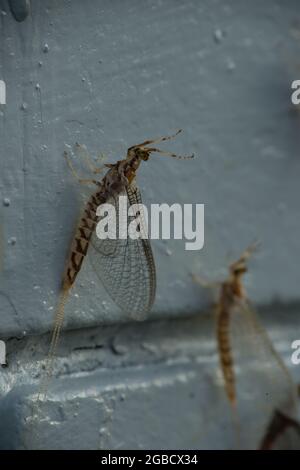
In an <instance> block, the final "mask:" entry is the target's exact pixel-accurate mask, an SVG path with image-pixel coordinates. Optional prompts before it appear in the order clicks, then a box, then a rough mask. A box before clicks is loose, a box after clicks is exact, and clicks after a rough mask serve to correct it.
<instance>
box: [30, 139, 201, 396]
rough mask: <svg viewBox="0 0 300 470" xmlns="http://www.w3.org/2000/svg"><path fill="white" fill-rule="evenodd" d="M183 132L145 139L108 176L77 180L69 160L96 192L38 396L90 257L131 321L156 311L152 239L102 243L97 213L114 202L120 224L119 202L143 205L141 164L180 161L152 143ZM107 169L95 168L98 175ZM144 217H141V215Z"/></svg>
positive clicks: (81, 228)
mask: <svg viewBox="0 0 300 470" xmlns="http://www.w3.org/2000/svg"><path fill="white" fill-rule="evenodd" d="M180 132H181V130H178V131H177V132H176V133H175V134H174V135H171V136H168V137H160V138H159V139H156V140H146V141H145V142H142V143H140V144H137V145H134V146H132V147H130V148H129V149H128V150H127V155H126V158H124V159H123V160H119V161H117V162H116V163H114V164H105V165H104V167H106V168H108V169H109V170H108V171H107V173H106V175H105V176H104V178H103V179H102V180H101V181H99V180H96V179H81V178H79V177H78V176H77V173H76V171H75V170H74V168H73V166H72V164H71V162H70V160H69V158H68V154H67V153H66V152H65V154H64V155H65V158H66V160H67V162H68V165H69V167H70V169H71V171H72V173H73V174H74V176H75V177H76V178H77V179H78V180H79V182H81V183H93V184H95V185H96V186H97V190H96V191H95V192H94V193H93V194H92V195H91V196H90V198H89V200H88V202H87V203H86V205H85V209H84V213H83V215H82V217H81V220H80V222H79V224H78V226H77V229H76V232H75V236H74V238H73V242H72V245H71V250H70V254H69V257H68V260H67V264H66V270H65V274H64V277H63V282H62V292H61V297H60V301H59V305H58V308H57V313H56V316H55V320H54V329H53V334H52V339H51V345H50V350H49V354H48V359H47V364H46V376H45V377H44V380H42V384H41V388H40V392H39V397H40V396H41V395H44V396H45V395H46V390H47V382H48V380H47V379H49V378H50V376H51V372H52V362H53V357H54V354H55V350H56V347H57V343H58V339H59V335H60V331H61V328H62V324H63V317H64V307H65V303H66V301H67V298H68V295H69V292H70V290H71V288H72V286H73V285H74V282H75V279H76V277H77V275H78V273H79V271H80V269H81V266H82V263H83V260H84V258H85V256H86V255H87V253H88V251H89V253H90V255H91V256H90V257H89V258H90V260H91V262H92V264H93V267H94V270H95V272H96V274H97V276H98V277H99V279H100V280H101V282H102V283H103V285H104V287H105V288H106V290H107V292H108V293H109V295H110V296H111V298H112V299H113V300H114V301H115V303H116V304H117V305H118V306H119V307H120V308H121V309H122V310H123V311H125V312H127V313H129V314H130V316H131V317H134V318H136V319H141V318H143V317H144V315H145V314H146V313H147V312H148V311H149V310H150V309H151V307H152V304H153V302H154V298H155V289H156V273H155V264H154V258H153V254H152V249H151V245H150V242H149V240H148V239H143V238H138V239H131V238H129V237H127V238H126V239H118V238H117V239H108V238H107V239H105V240H102V239H99V238H98V237H97V234H96V230H95V229H96V225H97V223H98V221H99V217H98V216H97V209H98V207H99V206H100V205H101V204H104V203H111V204H113V205H114V207H115V209H116V216H117V220H119V198H120V196H127V204H128V206H131V205H133V204H141V203H142V199H141V194H140V191H139V189H138V186H137V184H136V172H137V170H138V168H139V166H140V163H141V162H142V161H147V160H148V159H149V157H150V155H151V154H152V153H160V154H161V155H166V156H170V157H174V158H192V157H193V155H192V156H190V157H180V156H177V155H175V154H173V153H170V152H165V151H162V150H160V149H158V148H156V147H153V146H151V145H153V144H158V143H160V142H164V141H166V140H170V139H172V138H174V137H175V136H177V135H178V134H179V133H180ZM101 171H102V169H99V168H97V169H95V170H94V174H99V173H100V172H101ZM141 215H142V214H141Z"/></svg>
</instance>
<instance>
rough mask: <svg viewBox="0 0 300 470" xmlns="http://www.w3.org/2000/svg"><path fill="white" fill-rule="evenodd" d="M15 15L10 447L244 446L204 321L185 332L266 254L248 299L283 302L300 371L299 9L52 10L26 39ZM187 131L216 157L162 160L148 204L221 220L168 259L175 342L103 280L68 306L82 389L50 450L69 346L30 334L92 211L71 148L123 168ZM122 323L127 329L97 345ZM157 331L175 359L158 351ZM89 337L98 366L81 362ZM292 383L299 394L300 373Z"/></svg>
mask: <svg viewBox="0 0 300 470" xmlns="http://www.w3.org/2000/svg"><path fill="white" fill-rule="evenodd" d="M0 10H1V15H0V78H1V79H3V80H5V82H6V87H7V104H6V105H5V106H2V107H1V109H0V165H1V173H0V233H1V238H2V241H3V243H2V248H1V249H0V253H3V256H2V259H1V260H0V267H1V271H0V312H1V325H0V339H2V338H5V337H11V338H12V337H14V338H19V339H11V340H10V341H8V342H7V348H8V358H7V360H8V368H6V369H1V370H0V392H1V397H2V398H1V400H0V411H1V416H2V420H1V434H0V435H1V447H3V448H7V447H10V448H32V447H51V448H58V447H63V448H67V447H74V448H75V447H84V448H101V447H111V446H112V447H119V448H126V447H137V446H140V447H144V448H146V447H148V448H150V447H168V446H170V447H173V448H174V447H181V448H182V447H185V446H186V447H202V448H208V447H216V448H230V447H232V446H233V445H234V443H233V436H232V431H231V426H230V418H229V414H228V413H229V410H228V407H227V406H226V403H225V402H223V401H222V400H223V398H222V397H223V392H222V389H221V386H220V384H219V382H218V381H219V376H218V374H217V373H216V375H214V374H215V372H212V370H211V365H212V362H213V363H214V365H215V364H216V357H215V355H214V356H213V357H211V355H210V354H209V352H208V353H207V351H211V348H212V347H213V344H212V343H210V340H207V338H206V336H205V331H206V330H202V329H201V328H200V327H199V336H198V330H197V329H196V326H195V323H193V322H194V321H195V322H196V320H187V325H190V327H189V328H191V330H192V333H191V334H187V333H184V331H181V330H182V329H184V327H183V325H184V324H185V323H184V320H175V317H179V318H184V317H188V316H189V315H190V314H196V313H199V315H200V316H203V317H204V316H205V314H204V312H205V310H206V311H207V308H208V306H209V300H208V299H209V297H208V295H207V293H206V292H203V291H202V290H201V289H200V288H199V287H198V286H196V285H194V284H193V282H192V281H191V277H190V274H191V273H192V272H194V273H197V274H200V275H202V276H203V277H205V278H208V279H210V280H215V279H218V278H224V276H225V275H226V272H227V264H228V262H229V261H231V260H233V259H235V258H236V256H237V255H239V254H240V252H241V251H242V250H243V249H244V248H245V247H246V246H247V245H248V244H249V243H250V242H252V241H253V240H254V239H259V240H260V241H261V249H260V251H259V252H258V254H257V255H256V256H255V257H254V258H253V260H251V263H250V272H249V275H247V277H246V286H247V289H248V291H249V294H250V297H251V299H252V300H253V301H254V302H255V303H256V304H258V305H264V304H265V305H267V306H268V305H270V304H272V302H273V301H276V302H277V303H278V302H279V304H281V305H282V307H281V308H277V309H276V310H275V311H274V315H273V310H271V315H270V317H269V323H268V325H269V328H270V330H271V332H272V333H273V334H275V339H277V341H276V345H277V346H278V347H279V349H280V351H281V352H282V353H283V354H284V357H285V360H286V362H287V363H290V362H289V355H290V341H292V340H294V339H298V338H297V336H298V335H299V333H298V331H299V314H298V312H299V303H300V297H299V278H300V276H299V274H300V268H299V256H300V249H299V239H300V217H299V216H300V210H299V178H300V159H299V145H300V142H299V128H300V120H299V117H298V116H297V114H296V113H294V112H293V109H292V106H291V102H290V84H291V82H292V80H294V79H295V78H299V77H297V76H295V72H294V71H295V70H297V61H298V59H297V57H299V52H300V40H299V35H300V27H299V24H300V6H299V2H298V1H297V0H288V1H285V2H282V1H280V0H266V1H264V2H261V1H259V0H253V1H252V2H237V1H234V0H226V1H222V0H214V1H209V0H205V1H202V2H199V1H196V0H186V1H181V0H165V1H163V2H162V1H160V0H147V1H145V2H140V1H138V0H131V1H128V2H124V1H121V0H117V1H114V2H110V1H109V0H101V1H94V0H88V1H85V2H82V1H80V0H74V1H72V2H68V1H59V0H54V1H53V0H51V1H50V0H45V1H43V2H38V1H37V0H33V1H32V2H31V13H30V15H29V16H28V17H27V19H26V21H24V22H21V23H17V22H16V21H15V20H14V19H13V17H12V15H10V13H9V9H8V4H7V2H4V1H1V0H0ZM178 128H183V129H184V131H185V132H184V134H183V135H182V136H181V137H180V138H178V139H177V140H176V141H174V142H173V143H172V148H171V150H174V151H175V152H176V153H179V154H186V153H195V155H196V158H195V159H194V160H191V161H176V160H172V159H167V158H164V157H159V156H156V157H155V158H154V157H153V158H152V159H151V160H150V161H149V162H147V163H145V164H144V165H143V167H142V168H141V172H140V174H139V175H138V176H139V180H138V181H139V186H140V188H141V191H142V196H143V201H144V202H145V203H151V202H155V203H162V202H167V203H174V202H176V203H178V202H179V203H196V202H197V203H204V204H205V246H204V249H203V250H202V251H200V252H192V251H190V252H187V251H185V250H184V242H181V241H170V242H161V241H157V242H154V243H153V251H154V256H155V261H156V265H157V274H158V280H157V298H156V302H155V305H154V308H153V310H152V312H151V314H150V318H151V319H152V320H159V321H158V322H157V326H155V322H154V323H153V324H152V323H149V324H145V325H136V326H134V325H132V324H129V325H128V326H126V325H123V326H121V323H123V322H126V321H127V320H128V318H127V317H126V316H125V315H123V314H122V313H121V312H120V311H119V310H118V309H117V308H116V307H115V305H113V304H112V303H111V302H110V301H109V298H108V296H107V294H106V293H105V291H104V289H103V288H101V286H100V287H99V282H98V279H97V278H96V277H95V275H94V273H93V270H92V268H91V266H90V265H88V264H87V265H86V266H84V268H83V269H82V272H81V273H80V276H79V277H78V283H77V287H76V289H75V290H74V292H73V294H72V298H71V299H70V302H69V304H68V305H67V308H66V314H67V318H66V327H67V328H68V329H69V330H70V332H69V333H65V336H64V338H65V341H66V343H65V346H64V345H63V344H62V348H61V349H60V353H59V354H60V359H59V360H58V362H57V364H56V367H57V370H56V372H57V373H59V370H60V371H61V373H63V375H61V380H59V381H58V382H55V383H54V384H53V389H52V393H53V396H52V399H50V398H49V401H48V402H47V404H46V405H45V410H44V413H45V420H44V421H41V422H40V423H36V429H37V431H35V433H36V432H37V433H38V434H39V436H38V437H36V434H33V433H32V427H30V426H31V425H32V424H31V423H30V422H29V423H28V422H27V421H26V420H25V418H26V417H28V415H29V414H30V404H31V396H32V393H33V391H34V390H35V387H33V385H36V383H37V378H36V377H37V373H38V372H37V371H38V366H39V361H40V360H41V359H43V358H44V357H45V354H46V350H47V345H48V341H49V337H48V336H47V337H42V336H40V337H39V336H37V337H36V338H34V337H33V338H30V337H29V336H30V335H31V334H36V333H42V332H48V331H49V330H50V328H51V326H52V321H53V316H54V312H55V307H56V303H57V299H58V293H59V286H60V283H61V278H62V274H63V269H64V263H65V258H66V255H67V253H68V249H69V244H70V241H71V238H72V234H73V230H74V226H75V224H76V222H77V220H78V216H79V210H80V207H81V204H80V193H81V191H82V188H81V187H79V186H78V184H77V183H76V182H75V181H74V180H73V178H72V175H71V174H70V172H69V170H68V168H67V166H66V163H65V161H64V159H63V151H64V150H65V148H66V146H73V145H74V144H75V142H80V143H82V144H86V146H87V148H88V150H89V151H90V153H91V154H92V155H96V154H98V153H99V152H104V153H105V154H106V155H107V158H108V160H107V161H109V162H114V161H116V160H117V159H118V158H120V157H123V156H124V155H125V152H126V150H127V148H128V146H130V145H132V144H135V143H136V142H139V141H142V140H143V139H144V138H149V137H156V136H160V135H164V134H167V133H169V132H172V131H174V130H176V129H178ZM67 148H69V147H67ZM168 149H169V147H168ZM77 163H78V168H79V170H81V173H83V172H84V167H83V166H82V164H81V163H80V162H79V161H78V162H77ZM85 174H86V175H88V173H85ZM289 305H293V306H294V309H293V314H291V315H289V314H288V312H289V308H290V307H289ZM167 318H170V319H172V320H170V321H169V322H168V321H166V320H167ZM161 320H163V321H162V323H161ZM190 321H191V323H190ZM277 321H278V322H279V323H278V324H279V325H280V328H279V327H277V326H276V325H277V323H276V322H277ZM181 322H182V323H181ZM107 323H114V324H117V325H118V326H116V327H115V326H109V327H106V328H108V329H105V330H104V331H102V329H101V330H99V331H98V330H97V331H96V333H94V329H93V328H94V327H99V325H103V324H107ZM200 323H201V322H200ZM150 325H152V326H150ZM86 327H90V329H87V330H86V331H87V332H88V333H84V331H85V330H83V328H86ZM109 328H112V330H110V329H109ZM114 328H121V331H123V329H122V328H125V330H126V328H128V331H129V333H128V337H126V335H125V338H124V341H123V342H122V343H121V345H120V344H119V343H118V342H114V341H113V340H111V341H112V343H111V344H110V346H107V348H108V349H109V350H110V351H112V352H109V353H107V354H106V353H105V352H103V349H104V350H106V349H105V348H102V346H101V341H100V343H99V344H98V342H97V341H98V339H99V338H100V339H101V338H102V335H104V337H105V331H111V332H113V331H114V330H113V329H114ZM76 329H77V330H78V332H76ZM160 329H161V331H160ZM148 330H149V334H150V333H152V334H153V337H154V338H158V339H157V341H158V342H159V347H158V346H154V347H153V346H151V341H150V349H149V347H148V346H149V345H146V347H144V346H143V345H142V343H143V341H142V340H141V339H140V335H141V336H143V334H146V332H148ZM86 334H87V335H88V336H89V335H90V336H93V335H94V339H90V340H88V339H86V336H85V335H86ZM135 335H136V336H137V338H136V336H135ZM172 335H173V336H174V338H175V339H176V340H174V339H172V338H173V336H172ZM26 336H27V337H26ZM82 336H83V337H84V338H85V339H84V340H82V341H83V343H82V345H83V348H86V347H87V348H88V349H83V350H78V351H77V352H74V349H76V347H78V346H79V347H80V344H81V337H82ZM110 336H112V337H113V336H114V334H113V333H109V334H108V337H110ZM23 337H24V339H22V338H23ZM28 337H29V338H28ZM27 338H28V339H27ZM109 341H110V340H109ZM174 341H175V343H176V345H175V346H176V347H175V346H174ZM207 341H208V343H207ZM147 342H148V343H149V340H147ZM147 342H146V343H147ZM170 344H171V345H172V347H173V346H174V348H175V349H176V351H177V352H176V354H175V359H174V358H173V352H172V351H173V350H172V347H170ZM98 346H99V347H98ZM89 348H91V349H89ZM147 348H148V349H147ZM114 350H115V352H113V351H114ZM158 350H159V351H160V353H158V352H157V351H158ZM71 351H73V352H72V353H71ZM124 351H125V352H124ZM131 351H133V352H132V353H131ZM145 351H146V352H145ZM131 354H133V356H134V357H132V356H131ZM125 358H126V360H125ZM292 372H293V373H294V374H295V378H297V376H298V378H299V366H298V367H296V366H294V367H293V368H292ZM216 383H217V384H218V385H216ZM54 390H55V391H54ZM123 394H124V395H125V399H124V400H123V398H122V397H123ZM61 404H62V405H61ZM178 404H179V405H178ZM60 405H61V407H60ZM77 413H78V415H76V414H77ZM216 414H217V417H216ZM220 416H221V418H220ZM248 425H249V426H250V428H251V429H249V436H250V437H251V439H252V437H253V436H255V432H254V431H253V429H255V422H254V421H253V422H251V423H248V422H247V426H248ZM3 430H4V431H3ZM76 433H78V436H80V433H82V436H83V437H82V439H81V440H80V441H79V440H78V439H80V437H78V438H75V434H76ZM58 435H59V436H63V437H61V438H58ZM68 436H69V437H68ZM70 436H72V438H71V437H70ZM68 439H70V440H68Z"/></svg>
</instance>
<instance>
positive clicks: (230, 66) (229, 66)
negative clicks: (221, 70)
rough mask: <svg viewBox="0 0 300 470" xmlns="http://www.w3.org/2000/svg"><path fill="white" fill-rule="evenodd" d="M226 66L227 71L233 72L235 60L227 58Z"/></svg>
mask: <svg viewBox="0 0 300 470" xmlns="http://www.w3.org/2000/svg"><path fill="white" fill-rule="evenodd" d="M226 67H227V70H229V72H233V70H235V69H236V65H235V62H234V61H233V60H232V59H228V60H227V64H226Z"/></svg>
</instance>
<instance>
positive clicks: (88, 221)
mask: <svg viewBox="0 0 300 470" xmlns="http://www.w3.org/2000/svg"><path fill="white" fill-rule="evenodd" d="M103 202H105V198H104V197H103V194H102V193H101V191H97V192H96V193H94V194H92V196H91V197H90V198H89V200H88V202H87V203H86V206H85V209H84V213H83V216H82V217H81V219H80V222H79V224H78V227H77V229H76V232H75V236H74V239H73V243H72V246H71V253H70V256H69V259H68V261H67V266H66V272H65V276H64V279H63V288H64V289H69V288H70V287H72V285H73V283H74V281H75V279H76V276H77V274H78V273H79V271H80V269H81V265H82V262H83V259H84V257H85V256H86V254H87V250H88V247H89V243H90V239H91V236H92V234H93V231H94V230H95V228H96V224H97V220H98V217H97V215H96V211H97V208H98V206H99V205H100V204H103Z"/></svg>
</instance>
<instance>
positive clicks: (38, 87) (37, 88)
mask: <svg viewBox="0 0 300 470" xmlns="http://www.w3.org/2000/svg"><path fill="white" fill-rule="evenodd" d="M35 89H36V90H37V91H39V90H40V89H41V87H40V84H39V83H37V84H36V85H35Z"/></svg>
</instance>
